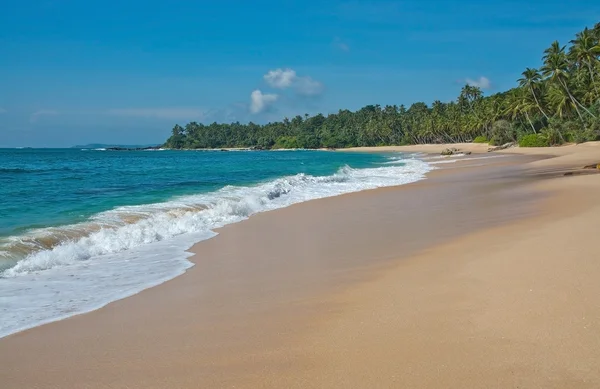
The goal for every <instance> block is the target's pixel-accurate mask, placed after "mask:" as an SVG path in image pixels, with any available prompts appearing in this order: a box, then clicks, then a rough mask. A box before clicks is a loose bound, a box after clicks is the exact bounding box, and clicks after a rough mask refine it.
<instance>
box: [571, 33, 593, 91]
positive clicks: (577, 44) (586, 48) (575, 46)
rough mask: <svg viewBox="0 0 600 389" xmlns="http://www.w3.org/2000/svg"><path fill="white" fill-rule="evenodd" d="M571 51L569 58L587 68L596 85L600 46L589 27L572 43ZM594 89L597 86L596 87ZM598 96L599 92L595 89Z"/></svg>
mask: <svg viewBox="0 0 600 389" xmlns="http://www.w3.org/2000/svg"><path fill="white" fill-rule="evenodd" d="M571 44H572V46H571V49H570V50H569V57H570V58H571V60H573V62H574V63H575V64H576V65H578V66H580V67H586V68H587V69H588V71H589V75H590V79H591V81H592V85H593V84H594V73H596V69H595V67H596V65H597V62H598V55H600V45H599V44H598V38H597V37H596V36H595V34H594V32H593V31H592V30H589V29H588V28H587V27H586V28H585V29H584V30H583V31H582V32H580V33H578V34H577V35H576V36H575V39H573V40H572V41H571ZM594 88H596V87H595V85H594ZM595 92H596V94H597V93H598V90H597V89H595Z"/></svg>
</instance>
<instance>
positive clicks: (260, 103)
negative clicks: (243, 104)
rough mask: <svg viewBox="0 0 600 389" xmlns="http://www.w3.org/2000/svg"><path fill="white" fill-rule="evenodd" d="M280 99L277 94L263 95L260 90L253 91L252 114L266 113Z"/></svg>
mask: <svg viewBox="0 0 600 389" xmlns="http://www.w3.org/2000/svg"><path fill="white" fill-rule="evenodd" d="M278 97H279V96H277V95H276V94H269V93H262V92H261V91H260V89H256V90H254V91H252V93H251V94H250V112H252V113H259V112H262V111H264V110H265V109H267V108H268V107H269V105H271V104H273V103H274V102H275V101H277V98H278Z"/></svg>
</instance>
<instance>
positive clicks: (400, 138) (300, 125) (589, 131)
mask: <svg viewBox="0 0 600 389" xmlns="http://www.w3.org/2000/svg"><path fill="white" fill-rule="evenodd" d="M599 41H600V23H597V24H596V25H595V26H594V27H593V28H592V29H588V28H586V29H584V30H583V31H581V32H580V33H578V34H576V36H575V38H574V39H573V40H572V41H571V42H570V44H569V45H568V46H562V45H560V44H559V43H558V42H556V41H555V42H554V43H552V44H551V45H550V47H548V48H547V49H546V50H545V51H544V53H543V57H542V64H541V67H540V68H539V69H535V68H527V69H525V71H524V72H523V73H522V77H521V78H520V79H519V80H518V85H517V86H516V87H515V88H513V89H511V90H509V91H506V92H502V93H497V94H494V95H491V96H487V97H486V96H484V95H483V92H482V90H481V89H480V88H478V87H475V86H471V85H465V86H464V87H463V88H462V90H461V92H460V95H459V96H458V98H457V99H456V101H451V102H448V103H444V102H441V101H435V102H433V104H432V105H431V106H428V105H427V104H425V103H423V102H417V103H414V104H412V105H411V106H410V107H408V108H406V107H405V106H404V105H400V106H396V105H387V106H385V107H381V106H379V105H368V106H366V107H364V108H362V109H360V110H358V111H356V112H351V111H349V110H340V111H339V112H338V113H335V114H330V115H327V116H324V115H322V114H318V115H315V116H309V115H304V117H302V116H296V117H294V118H292V119H288V118H285V119H284V120H283V121H281V122H274V123H268V124H265V125H258V124H255V123H252V122H250V123H248V124H241V123H239V122H236V123H231V124H218V123H213V124H210V125H203V124H200V123H196V122H191V123H189V124H187V125H186V126H185V127H182V126H180V125H176V126H175V127H174V128H173V132H172V135H171V137H170V138H169V139H168V140H167V142H166V143H165V145H164V147H169V148H175V149H181V148H189V149H197V148H228V147H253V148H258V149H274V148H322V147H326V148H345V147H354V146H379V145H403V144H415V143H456V142H472V141H474V142H490V143H492V144H501V143H505V142H516V141H518V142H519V144H520V145H522V146H545V145H556V144H561V143H564V142H585V141H590V140H599V139H600V59H599V56H600V43H599Z"/></svg>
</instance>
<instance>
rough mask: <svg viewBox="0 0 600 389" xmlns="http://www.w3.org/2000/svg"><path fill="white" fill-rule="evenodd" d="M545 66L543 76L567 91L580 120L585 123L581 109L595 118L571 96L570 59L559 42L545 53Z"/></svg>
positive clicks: (554, 43) (553, 44) (555, 42)
mask: <svg viewBox="0 0 600 389" xmlns="http://www.w3.org/2000/svg"><path fill="white" fill-rule="evenodd" d="M543 59H544V65H543V66H542V74H543V75H544V77H547V78H548V79H549V80H550V81H552V82H555V83H556V84H558V85H560V86H561V87H563V88H564V89H565V92H567V95H569V98H570V99H571V100H572V101H573V104H574V105H575V110H576V111H577V115H578V116H579V119H580V120H581V121H582V122H583V117H582V116H581V112H579V108H577V106H579V107H581V108H583V109H584V110H585V111H586V112H587V113H589V114H590V115H591V116H593V117H595V116H594V115H593V114H592V113H591V112H590V111H588V110H587V109H586V108H585V107H584V106H583V105H581V103H580V102H579V101H578V100H577V99H576V98H575V97H574V96H573V95H572V94H571V91H570V90H569V87H568V86H567V82H568V80H569V67H570V63H569V59H568V57H567V54H566V53H565V46H562V47H561V46H560V45H559V43H558V41H554V42H553V43H552V45H551V46H550V47H549V48H548V49H546V50H545V51H544V57H543Z"/></svg>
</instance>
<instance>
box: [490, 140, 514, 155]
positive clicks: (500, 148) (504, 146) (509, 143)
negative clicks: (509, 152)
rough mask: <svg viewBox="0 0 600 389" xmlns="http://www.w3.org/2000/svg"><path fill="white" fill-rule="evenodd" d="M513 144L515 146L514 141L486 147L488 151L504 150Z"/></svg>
mask: <svg viewBox="0 0 600 389" xmlns="http://www.w3.org/2000/svg"><path fill="white" fill-rule="evenodd" d="M514 146H515V143H514V142H508V143H505V144H503V145H502V146H496V147H490V148H489V149H488V153H489V152H491V151H500V150H505V149H508V148H511V147H514Z"/></svg>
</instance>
